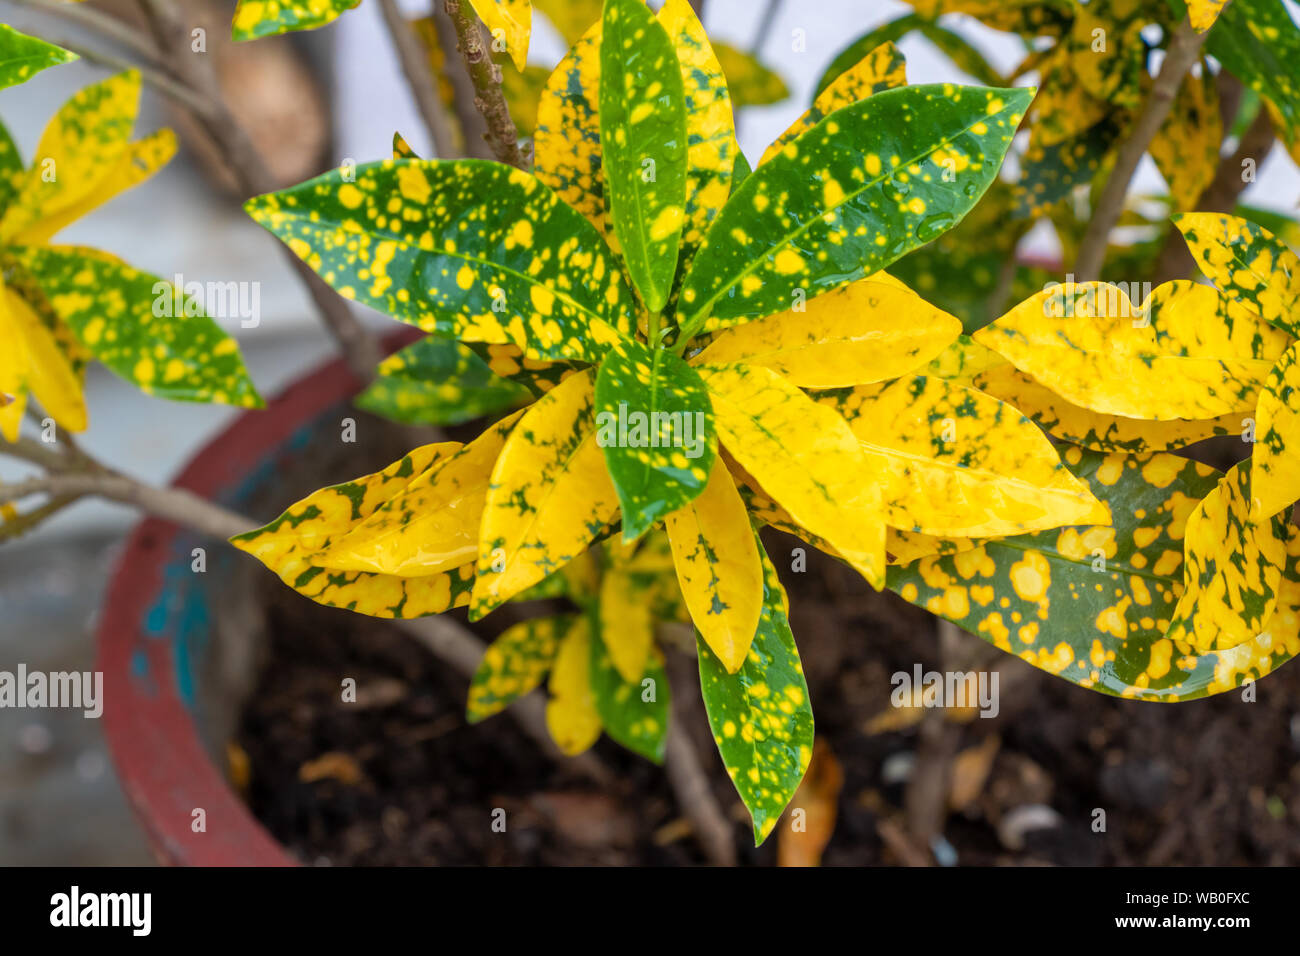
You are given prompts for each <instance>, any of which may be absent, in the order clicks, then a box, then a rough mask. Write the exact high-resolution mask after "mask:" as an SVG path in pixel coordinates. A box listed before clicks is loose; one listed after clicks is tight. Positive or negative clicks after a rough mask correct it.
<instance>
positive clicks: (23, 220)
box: [0, 70, 140, 244]
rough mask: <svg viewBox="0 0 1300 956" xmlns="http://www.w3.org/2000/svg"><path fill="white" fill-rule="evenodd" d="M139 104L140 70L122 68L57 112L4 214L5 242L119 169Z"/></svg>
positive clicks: (1, 231) (1, 234)
mask: <svg viewBox="0 0 1300 956" xmlns="http://www.w3.org/2000/svg"><path fill="white" fill-rule="evenodd" d="M139 107H140V74H139V73H137V72H136V71H134V70H130V71H128V72H126V73H119V74H118V75H117V76H111V77H109V78H108V79H106V80H103V81H101V82H99V83H95V84H93V85H91V86H88V87H86V88H85V89H83V90H81V91H79V92H78V93H77V94H76V95H75V96H73V97H72V99H70V100H68V102H66V103H65V104H63V106H61V107H60V108H59V111H58V112H57V113H55V114H54V117H53V118H52V119H51V120H50V122H49V124H48V125H47V126H46V127H45V131H44V132H43V133H42V134H41V139H40V142H39V143H37V145H36V153H35V155H34V156H33V157H32V163H31V165H30V166H29V167H28V169H27V172H26V175H25V176H24V177H23V180H22V182H21V184H20V185H19V187H18V194H17V196H16V197H15V199H14V201H13V202H12V203H11V204H10V205H9V207H8V208H7V209H6V210H5V213H4V216H3V217H0V243H3V244H7V243H11V242H13V241H14V237H15V236H19V235H22V234H23V232H24V231H25V230H27V229H30V228H32V227H33V226H36V225H37V224H38V222H39V220H40V219H41V218H43V217H49V216H54V215H56V214H57V213H60V212H62V211H63V210H65V209H69V208H72V207H76V206H78V205H79V204H81V203H82V202H83V201H85V200H86V198H87V197H88V196H90V195H92V194H93V193H94V192H95V190H96V188H97V187H98V186H99V184H100V183H101V182H102V181H103V180H105V179H106V178H108V177H110V176H111V175H112V174H113V173H114V171H116V170H117V169H118V163H119V162H120V161H121V160H122V158H123V157H124V156H127V154H128V150H129V141H130V138H131V129H132V127H133V126H135V117H136V113H137V111H138V110H139Z"/></svg>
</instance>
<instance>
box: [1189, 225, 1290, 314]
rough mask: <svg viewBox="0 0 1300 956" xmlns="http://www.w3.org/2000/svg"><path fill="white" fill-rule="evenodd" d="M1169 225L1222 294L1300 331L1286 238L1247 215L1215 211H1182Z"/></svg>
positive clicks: (1257, 312)
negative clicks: (1252, 220)
mask: <svg viewBox="0 0 1300 956" xmlns="http://www.w3.org/2000/svg"><path fill="white" fill-rule="evenodd" d="M1174 225H1176V226H1177V227H1178V229H1179V230H1180V231H1181V232H1182V234H1183V238H1184V239H1186V240H1187V247H1188V248H1189V249H1191V251H1192V257H1193V258H1194V259H1195V260H1196V264H1197V266H1199V267H1200V270H1201V271H1202V272H1204V273H1205V275H1206V277H1207V278H1208V279H1209V280H1210V281H1211V282H1213V283H1214V284H1215V285H1216V286H1217V287H1218V288H1219V290H1220V291H1221V292H1223V294H1224V295H1226V296H1229V297H1230V298H1233V299H1236V300H1237V301H1238V302H1240V303H1241V304H1242V305H1244V306H1246V307H1247V308H1248V309H1250V310H1251V311H1252V312H1254V313H1255V314H1256V315H1258V316H1260V317H1262V318H1263V319H1264V321H1265V322H1268V323H1269V324H1271V325H1273V326H1276V327H1277V328H1279V329H1281V330H1282V331H1283V332H1287V333H1290V334H1291V335H1297V336H1300V258H1297V257H1296V254H1295V253H1294V252H1292V251H1291V248H1290V247H1289V246H1288V245H1287V244H1286V243H1284V242H1283V241H1282V240H1280V239H1278V238H1277V237H1276V236H1274V235H1273V234H1272V233H1271V232H1269V231H1268V230H1267V229H1264V228H1263V227H1261V226H1257V225H1256V224H1255V223H1253V222H1251V221H1250V220H1249V219H1241V218H1239V217H1237V216H1227V215H1222V214H1220V213H1212V212H1192V213H1184V214H1183V215H1181V216H1175V217H1174Z"/></svg>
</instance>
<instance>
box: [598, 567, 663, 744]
mask: <svg viewBox="0 0 1300 956" xmlns="http://www.w3.org/2000/svg"><path fill="white" fill-rule="evenodd" d="M608 579H609V578H608V576H606V580H608ZM604 600H605V591H604V589H603V588H602V591H601V612H600V618H599V621H600V626H599V627H596V628H593V629H592V637H591V664H590V667H591V694H592V698H593V700H594V701H595V704H596V712H597V713H598V714H599V715H600V722H601V724H603V725H604V727H605V733H607V734H609V736H610V737H612V738H613V739H614V740H615V741H617V742H618V743H620V744H622V745H623V746H624V747H626V748H627V749H628V750H631V751H632V752H633V753H637V754H640V755H641V756H642V757H645V758H646V759H647V760H652V761H654V762H655V763H663V759H664V745H665V743H666V742H667V739H668V720H669V708H670V706H671V702H672V696H671V694H670V693H669V689H668V675H667V673H666V672H665V671H664V664H663V654H662V652H660V650H659V648H657V647H655V646H653V645H652V644H648V645H646V647H645V651H644V653H643V654H642V655H641V663H640V665H639V666H638V667H637V668H636V671H635V673H636V676H635V677H631V678H629V677H628V673H629V671H628V670H627V666H626V664H627V662H626V660H624V666H619V657H618V656H617V655H618V653H619V651H618V648H619V645H620V643H623V642H625V641H626V638H627V637H628V636H629V634H628V629H629V628H634V627H639V626H640V624H641V621H640V619H633V620H622V621H620V620H619V619H618V618H617V615H616V614H607V613H606V612H605V608H604ZM645 623H646V624H649V619H648V616H647V619H646V621H645ZM647 636H649V635H648V633H647Z"/></svg>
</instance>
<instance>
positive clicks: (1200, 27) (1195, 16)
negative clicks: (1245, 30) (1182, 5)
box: [1187, 0, 1228, 33]
mask: <svg viewBox="0 0 1300 956" xmlns="http://www.w3.org/2000/svg"><path fill="white" fill-rule="evenodd" d="M1227 2H1228V0H1187V17H1188V19H1189V20H1191V21H1192V26H1193V28H1195V30H1196V32H1197V33H1204V32H1205V31H1206V30H1208V29H1210V27H1212V26H1214V21H1215V20H1217V19H1219V14H1220V13H1222V12H1223V6H1224V4H1226V3H1227Z"/></svg>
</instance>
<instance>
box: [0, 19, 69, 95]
mask: <svg viewBox="0 0 1300 956" xmlns="http://www.w3.org/2000/svg"><path fill="white" fill-rule="evenodd" d="M76 59H79V57H78V56H77V54H75V53H72V52H70V51H68V50H65V49H63V48H62V47H57V46H55V45H54V44H52V43H46V42H45V41H44V40H40V39H37V38H36V37H29V36H27V34H25V33H19V32H18V31H17V30H15V29H14V28H13V27H11V26H9V25H8V24H6V23H0V89H4V88H5V87H7V86H17V85H18V84H19V83H26V82H27V81H28V80H30V79H31V78H32V77H33V76H35V75H36V74H37V73H39V72H41V70H45V69H48V68H49V67H51V66H58V65H59V64H60V63H71V62H72V61H73V60H76Z"/></svg>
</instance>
